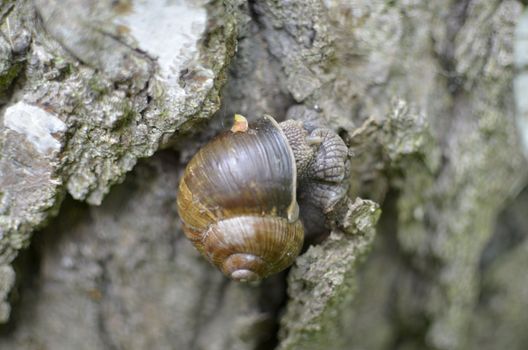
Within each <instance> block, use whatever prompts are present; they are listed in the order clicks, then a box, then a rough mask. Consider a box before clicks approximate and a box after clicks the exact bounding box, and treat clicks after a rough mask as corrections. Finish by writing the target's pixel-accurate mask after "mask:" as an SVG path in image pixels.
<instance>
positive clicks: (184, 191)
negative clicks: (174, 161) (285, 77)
mask: <svg viewBox="0 0 528 350" xmlns="http://www.w3.org/2000/svg"><path fill="white" fill-rule="evenodd" d="M295 179H296V165H295V159H294V156H293V152H292V149H291V147H290V146H289V144H288V140H287V139H286V137H285V136H284V133H283V132H282V130H281V128H280V127H279V125H278V124H277V122H276V121H275V120H274V119H272V118H271V117H265V118H263V119H261V120H260V121H259V122H258V123H257V124H256V125H255V127H254V128H252V129H250V130H247V131H244V132H230V131H228V132H226V133H223V134H221V135H220V136H218V137H216V138H215V139H214V140H213V141H211V142H210V143H209V144H207V145H206V146H205V147H203V148H202V149H201V150H200V151H199V152H198V153H197V154H196V155H195V156H194V157H193V158H192V159H191V161H190V162H189V164H188V165H187V168H186V170H185V174H184V175H183V177H182V179H181V181H180V186H179V194H178V211H179V213H180V217H181V219H182V221H183V222H184V232H185V234H186V235H187V237H188V238H189V239H190V240H191V242H192V243H193V244H194V246H195V247H196V248H197V249H198V250H199V251H200V252H201V253H202V254H203V255H204V256H205V257H206V258H207V259H208V260H210V261H211V262H212V263H213V264H215V265H216V266H217V267H218V268H220V270H222V272H224V273H225V274H226V275H227V276H229V277H231V278H233V279H235V280H257V279H261V278H264V277H266V276H269V275H270V274H273V273H276V272H279V271H281V270H283V269H284V268H286V267H288V266H289V265H291V264H292V262H293V260H294V259H295V258H296V257H297V255H298V254H299V252H300V250H301V248H302V244H303V238H304V230H303V226H302V223H301V221H300V220H299V209H298V204H297V201H296V189H297V188H296V186H297V184H296V180H295Z"/></svg>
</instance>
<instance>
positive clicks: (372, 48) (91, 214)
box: [0, 0, 528, 349]
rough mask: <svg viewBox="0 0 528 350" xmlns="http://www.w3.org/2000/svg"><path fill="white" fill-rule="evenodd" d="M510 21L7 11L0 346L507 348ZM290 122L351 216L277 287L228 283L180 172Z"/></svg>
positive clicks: (520, 281) (519, 139)
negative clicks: (318, 132) (183, 217)
mask: <svg viewBox="0 0 528 350" xmlns="http://www.w3.org/2000/svg"><path fill="white" fill-rule="evenodd" d="M522 11H523V4H522V3H521V2H519V1H514V0H503V1H499V0H492V1H490V0H486V1H484V0H464V1H455V0H441V1H381V0H380V1H366V0H354V1H333V0H329V1H321V0H309V1H288V2H286V1H271V0H270V1H268V0H265V1H249V2H246V1H242V0H229V1H191V0H179V1H177V0H174V1H161V0H159V1H150V2H148V4H147V2H145V1H139V0H137V1H136V0H134V1H110V0H108V1H106V0H105V1H93V2H89V1H80V0H67V1H60V2H59V1H51V0H34V1H29V0H22V1H4V2H2V4H1V5H0V19H1V23H0V103H1V104H2V109H1V110H0V149H1V153H0V301H1V304H0V322H3V323H4V325H3V326H2V329H1V331H2V332H1V334H0V348H2V349H72V348H76V349H145V348H154V349H268V348H278V349H323V348H329V347H331V348H335V349H498V348H508V349H524V348H526V346H527V345H528V339H527V338H526V334H527V330H528V329H527V324H528V322H527V321H528V319H527V316H526V313H525V312H523V311H524V310H526V307H527V304H528V295H527V293H526V286H525V284H526V283H525V279H524V278H522V276H523V275H524V271H523V267H524V266H525V265H526V256H527V254H526V252H527V247H526V245H527V243H526V242H527V241H528V240H526V237H527V235H528V231H527V230H528V222H527V221H526V218H525V216H526V215H524V213H525V212H526V208H527V207H528V195H527V192H526V190H524V191H522V189H523V188H524V187H525V186H526V161H525V158H524V156H523V153H525V154H528V146H526V145H527V144H528V142H526V140H527V139H528V136H526V135H528V131H527V130H528V127H527V125H528V122H527V120H528V107H527V106H528V102H527V101H528V93H527V91H528V84H526V82H527V81H528V80H527V79H526V77H527V76H528V75H527V74H528V73H527V72H528V49H527V48H528V44H527V43H528V30H527V28H528V26H527V24H528V19H527V18H528V15H527V14H526V12H525V14H524V15H522ZM514 47H515V48H514ZM514 52H515V54H514ZM303 109H304V110H306V109H310V110H316V111H319V112H320V113H319V114H320V115H321V116H322V117H323V118H324V119H325V120H326V122H327V124H328V126H329V127H331V128H333V129H334V130H335V131H337V132H339V134H340V135H341V136H342V137H343V139H344V140H345V142H346V144H347V146H348V147H349V152H350V161H351V164H352V174H351V178H350V189H349V193H348V200H347V201H346V203H345V205H344V206H343V207H342V208H341V210H340V211H338V212H336V213H333V215H335V217H334V221H335V222H336V225H335V227H333V229H332V232H331V233H330V234H329V236H328V237H327V238H326V239H325V240H324V241H323V242H321V243H320V244H317V245H313V246H310V247H307V250H306V252H305V253H303V254H302V255H301V256H300V257H299V258H298V259H297V261H296V264H295V265H294V266H293V267H292V269H291V270H289V271H286V272H284V273H282V274H279V275H278V276H274V277H272V278H270V279H268V280H266V281H264V282H262V283H260V284H251V285H244V284H236V283H233V282H229V281H227V280H226V279H225V278H224V277H223V276H222V275H221V273H219V272H218V271H216V270H214V269H213V268H212V267H211V266H209V265H208V264H207V263H206V262H205V260H204V259H202V258H201V257H200V255H199V254H198V253H197V252H196V251H195V250H194V249H193V248H192V246H191V244H190V243H189V242H187V241H186V240H185V239H184V238H183V235H182V232H181V227H180V222H179V220H178V217H177V213H176V208H175V197H176V190H177V184H178V180H179V177H180V175H181V172H182V170H183V168H184V166H185V163H186V162H187V160H188V159H189V158H190V156H192V154H193V153H194V152H195V151H196V149H197V148H198V147H199V146H200V145H201V144H203V143H204V142H206V141H207V140H208V139H210V138H211V137H212V136H213V135H214V134H215V133H217V132H218V131H219V130H220V129H223V128H226V127H227V125H228V124H229V121H230V118H231V117H232V115H233V114H234V113H239V114H242V115H245V116H247V117H248V118H249V119H250V120H251V119H255V118H257V117H259V116H260V115H262V114H264V113H267V114H271V115H274V116H276V117H277V118H278V119H284V118H285V117H286V116H287V115H288V116H290V117H291V116H295V114H296V113H297V112H296V111H299V110H303ZM140 158H145V159H140ZM121 182H122V183H121Z"/></svg>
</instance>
